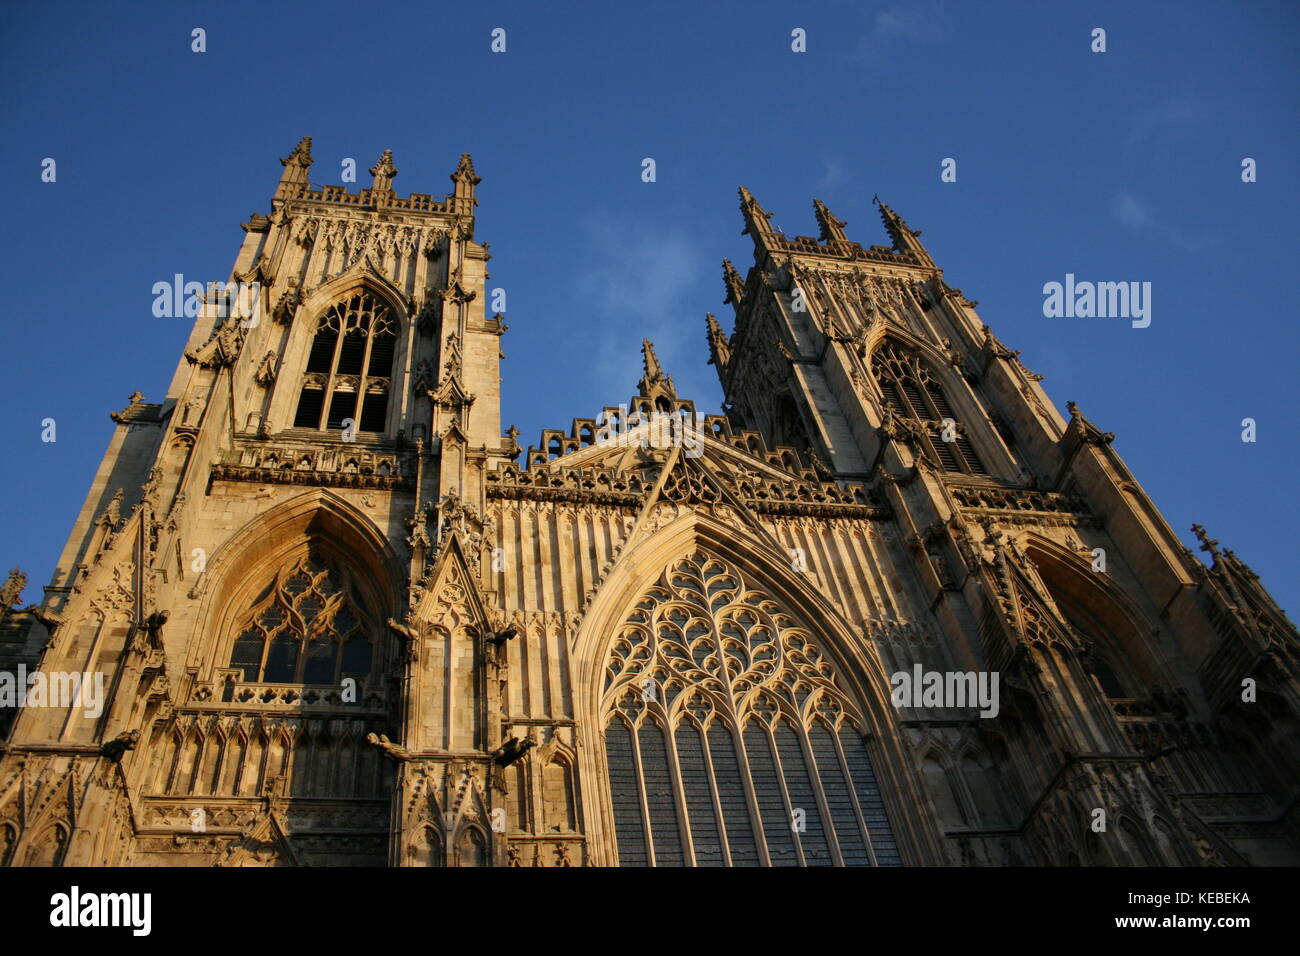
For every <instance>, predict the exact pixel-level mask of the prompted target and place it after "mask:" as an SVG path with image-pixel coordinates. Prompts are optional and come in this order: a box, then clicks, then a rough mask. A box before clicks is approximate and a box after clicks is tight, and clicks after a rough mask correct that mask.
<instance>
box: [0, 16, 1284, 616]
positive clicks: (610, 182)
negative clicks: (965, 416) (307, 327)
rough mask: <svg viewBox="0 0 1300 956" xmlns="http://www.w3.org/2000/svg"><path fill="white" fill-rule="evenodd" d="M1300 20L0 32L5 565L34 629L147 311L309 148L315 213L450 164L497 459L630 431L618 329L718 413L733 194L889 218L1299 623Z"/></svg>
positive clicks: (63, 21)
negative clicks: (1085, 300) (947, 166)
mask: <svg viewBox="0 0 1300 956" xmlns="http://www.w3.org/2000/svg"><path fill="white" fill-rule="evenodd" d="M1298 25H1300V5H1297V4H1295V3H1286V2H1280V3H1268V2H1248V3H1241V4H1229V3H1204V2H1177V3H1133V2H1122V3H1077V4H1070V5H1063V4H1046V3H1041V2H1024V3H980V4H971V3H958V2H947V3H943V2H917V3H906V4H903V3H890V2H885V3H864V2H843V3H838V2H824V3H790V2H784V3H772V2H747V3H743V4H702V3H675V2H660V3H654V4H637V5H632V4H594V3H547V4H539V3H535V2H497V3H492V4H479V5H473V8H468V5H464V4H441V3H402V2H390V3H386V4H383V5H378V6H365V5H357V4H341V3H332V2H316V3H310V4H302V5H296V4H288V3H284V4H281V3H275V4H265V3H222V4H219V5H218V4H213V3H208V4H193V5H187V4H184V3H165V4H163V3H160V4H121V5H117V4H113V5H110V4H68V3H59V2H39V3H36V2H32V3H27V2H19V3H6V4H5V5H4V6H3V8H2V9H0V96H2V97H3V101H2V103H0V174H2V175H3V181H4V182H5V183H6V186H7V189H6V199H7V201H8V202H9V204H10V205H9V207H8V208H9V213H8V217H7V222H6V223H5V227H4V229H3V232H2V233H0V270H3V272H2V277H3V279H4V289H5V308H4V310H3V312H0V316H2V320H3V343H4V347H3V348H2V349H0V383H2V384H0V389H3V396H4V401H5V409H6V412H7V415H6V417H7V419H8V421H9V425H10V428H9V435H8V436H7V437H8V442H7V447H8V448H9V449H10V452H11V456H12V457H11V458H10V460H9V461H8V462H7V463H6V467H4V468H3V469H2V470H0V491H2V492H3V493H2V494H0V528H2V529H3V536H2V537H0V545H2V547H0V563H2V564H3V568H0V570H3V569H7V568H8V567H12V566H14V565H18V566H21V567H22V568H23V569H24V570H26V571H27V572H28V574H29V576H30V578H31V582H32V583H31V584H30V585H29V586H28V589H27V591H26V592H25V594H24V599H25V600H26V601H29V602H30V601H37V600H39V598H40V586H41V585H43V584H44V583H46V582H47V581H48V578H49V574H50V573H51V571H52V569H53V565H54V561H55V560H56V558H57V555H58V552H59V551H60V549H61V548H62V545H63V543H64V540H65V538H66V536H67V534H68V531H69V529H70V527H71V524H72V521H73V519H74V517H75V514H76V511H77V509H78V508H79V506H80V504H81V502H82V499H83V497H84V495H85V492H86V489H87V487H88V485H89V482H90V480H91V478H92V476H93V474H94V471H95V468H96V467H97V464H98V462H99V459H100V457H101V456H102V454H103V451H104V448H105V446H106V444H107V442H108V440H109V437H110V435H111V432H112V427H113V426H112V424H111V423H110V421H109V419H108V413H109V412H110V411H112V410H116V409H119V408H121V407H122V406H123V405H124V404H126V399H127V396H128V395H129V394H130V393H131V392H132V391H134V390H136V389H139V390H140V391H141V392H143V393H144V394H145V396H146V398H147V399H148V400H158V399H159V398H160V397H161V396H162V394H163V392H164V391H165V389H166V387H167V383H168V381H169V380H170V376H171V374H172V372H173V370H174V367H175V363H176V360H177V358H178V356H179V354H180V351H181V348H182V346H183V343H184V341H185V338H186V335H187V333H188V321H187V320H181V319H159V318H155V317H154V316H153V315H152V312H151V304H152V301H153V298H152V294H151V292H150V289H151V287H152V285H153V283H155V282H157V281H160V280H168V279H170V277H171V276H172V275H173V274H174V273H177V272H180V273H184V274H185V275H187V276H201V277H219V276H220V277H224V276H225V275H226V274H227V272H228V270H229V268H230V265H231V262H232V261H233V257H234V255H235V252H236V250H237V248H238V244H239V242H240V240H241V237H242V232H241V231H240V229H239V224H240V222H242V221H244V220H245V219H247V217H248V214H249V213H250V212H252V211H254V210H257V211H260V212H266V211H269V198H270V196H271V194H272V192H273V191H274V188H275V183H276V181H277V178H278V176H279V173H280V164H279V163H278V162H277V159H278V158H279V157H282V156H286V155H288V153H289V151H290V149H291V148H292V147H293V144H294V143H296V142H297V141H298V139H299V138H300V137H302V136H304V135H310V136H312V137H313V138H314V150H313V152H314V154H315V158H316V165H315V167H314V169H313V171H312V180H313V181H314V182H318V183H337V182H340V170H341V163H342V161H343V159H344V158H346V157H353V158H355V159H356V161H357V166H358V168H359V170H360V175H359V179H361V180H363V184H364V182H365V181H368V176H367V175H366V173H365V170H366V169H367V168H368V167H369V166H370V165H372V164H373V163H374V161H375V159H377V158H378V156H379V153H380V152H381V150H383V149H385V148H391V149H393V151H394V158H395V162H396V165H397V167H398V169H399V170H400V173H399V176H398V177H397V180H396V187H397V189H398V190H399V191H400V192H401V193H403V194H406V193H410V192H412V191H415V192H432V193H437V194H441V193H444V192H446V191H447V190H448V189H449V188H450V184H449V182H448V180H447V176H448V175H449V174H450V172H451V171H452V169H453V168H454V166H455V163H456V159H457V157H458V156H459V154H460V153H461V152H464V151H468V152H471V153H473V155H474V160H475V164H476V167H477V169H478V172H479V174H480V175H481V176H482V177H483V183H482V185H481V186H480V187H479V198H480V202H481V206H480V209H479V213H480V215H479V219H478V230H477V237H478V238H479V239H480V240H486V241H488V242H489V243H491V247H492V255H493V259H492V262H491V263H490V270H491V275H492V280H491V285H493V286H500V287H502V288H504V289H505V290H506V292H507V296H508V302H507V305H508V309H507V313H508V314H507V321H508V322H509V324H510V331H509V333H508V334H507V335H506V337H505V339H504V342H503V347H504V351H505V353H506V355H507V360H506V361H505V362H504V363H503V375H504V377H505V383H504V389H505V392H504V399H503V421H504V422H505V423H506V424H509V423H511V422H514V423H516V424H517V425H518V426H519V428H520V429H521V430H522V431H523V435H522V436H521V440H523V441H524V442H525V444H527V443H528V442H536V441H537V435H538V433H539V431H540V429H542V428H545V427H564V428H567V427H568V423H569V421H570V419H572V418H573V417H575V416H590V415H594V414H595V413H596V412H597V411H598V410H599V409H600V408H601V407H603V406H604V405H609V404H618V403H619V402H622V401H625V400H626V399H627V398H628V397H629V395H630V394H631V393H632V392H633V391H634V383H635V382H636V380H637V378H638V377H639V375H640V356H639V349H640V342H641V338H642V336H643V335H649V336H650V337H651V338H653V339H654V340H655V343H656V345H657V346H658V349H659V355H660V358H661V359H662V360H663V362H664V364H665V365H666V366H667V368H668V371H669V372H670V373H671V374H672V375H673V376H674V378H675V379H676V382H677V385H678V389H679V391H680V392H682V393H683V394H686V395H689V396H691V397H694V398H695V399H696V400H697V402H698V403H699V405H700V406H701V407H702V408H704V409H709V410H712V409H716V407H717V404H718V402H719V400H720V397H721V396H720V393H719V389H718V386H717V382H716V379H715V377H714V374H713V369H712V367H711V366H708V365H706V364H705V362H706V359H707V349H706V346H705V338H704V313H705V312H706V311H712V312H715V313H717V314H718V316H719V318H720V319H721V320H722V321H723V322H724V325H726V327H728V328H730V321H731V314H730V307H729V306H724V305H722V297H723V291H722V282H721V279H720V265H719V263H720V260H721V259H722V258H723V257H724V256H728V257H730V258H732V259H734V260H735V261H736V262H737V264H738V265H739V266H740V267H741V269H742V271H743V270H744V268H745V267H746V265H747V263H748V262H749V261H750V255H751V248H752V247H751V246H750V243H749V240H748V238H747V237H743V236H741V235H740V229H741V220H740V216H739V213H738V211H737V199H736V187H737V185H738V184H740V183H744V184H745V185H747V186H749V187H750V189H752V190H753V191H754V193H755V194H756V195H757V196H758V198H759V200H760V201H761V202H762V203H763V204H764V205H765V206H766V208H767V209H768V210H769V211H772V212H773V213H774V217H773V221H774V223H775V224H776V225H777V226H778V227H779V228H781V229H783V230H784V231H786V232H788V233H791V234H805V235H808V234H811V235H815V234H816V225H815V223H814V221H813V216H812V209H811V201H812V198H813V197H814V196H817V197H819V198H821V199H823V200H824V201H825V202H827V203H828V204H829V206H830V207H831V209H832V210H833V211H834V212H835V213H836V214H837V215H838V216H839V217H840V218H841V219H846V220H848V222H849V226H848V231H849V235H850V237H851V238H854V239H857V240H858V241H861V242H863V243H864V244H868V245H869V244H875V243H884V242H886V241H887V240H886V238H885V236H884V234H883V229H882V228H881V226H880V223H879V219H878V218H877V216H876V213H875V211H874V209H873V208H872V206H871V197H872V195H873V194H874V193H879V195H880V196H881V197H882V198H883V199H884V200H885V201H887V202H889V203H890V204H891V205H893V206H894V207H895V208H896V209H897V210H898V211H899V212H900V213H901V214H902V215H903V216H904V217H905V218H906V219H907V220H908V221H909V223H910V224H911V225H912V226H914V227H916V228H920V229H922V230H924V233H925V235H924V239H923V241H925V242H926V243H927V245H928V247H929V249H930V251H931V254H932V255H933V256H934V258H935V259H936V261H937V262H938V264H939V265H940V266H941V267H942V268H943V269H944V270H945V275H946V278H947V279H948V280H949V281H950V282H951V283H952V284H953V285H955V286H958V287H960V288H961V289H962V290H963V291H964V292H965V293H966V294H967V295H968V296H970V297H971V298H974V299H978V300H979V301H980V303H981V305H980V308H979V311H980V315H981V317H982V318H983V319H984V320H985V321H986V322H988V323H989V324H990V325H991V326H992V327H993V328H994V330H995V331H996V332H997V333H998V335H999V336H1000V337H1001V338H1002V340H1003V341H1005V342H1006V343H1007V344H1008V345H1009V346H1010V347H1011V348H1013V349H1021V350H1022V351H1023V359H1024V361H1025V363H1026V364H1027V365H1028V366H1029V367H1030V368H1031V369H1033V370H1034V371H1037V372H1039V373H1041V374H1043V375H1045V376H1046V379H1045V381H1044V383H1043V384H1044V386H1045V387H1046V389H1047V391H1048V393H1049V394H1050V395H1051V397H1052V398H1053V399H1054V400H1055V401H1056V402H1057V404H1058V405H1060V406H1064V403H1065V402H1066V400H1070V399H1072V400H1075V401H1077V402H1079V404H1080V406H1081V408H1082V409H1083V411H1084V413H1085V414H1086V415H1088V416H1089V417H1090V418H1091V419H1092V420H1093V421H1094V422H1096V423H1097V424H1098V425H1100V426H1101V427H1102V428H1103V429H1106V430H1111V431H1114V432H1116V433H1117V435H1118V437H1117V439H1116V445H1115V447H1116V448H1117V449H1118V450H1119V451H1120V453H1121V454H1122V455H1123V456H1124V457H1125V459H1126V461H1127V462H1128V464H1129V467H1130V468H1131V469H1132V471H1133V472H1134V474H1135V475H1136V476H1137V477H1138V479H1139V480H1140V481H1141V482H1142V483H1143V484H1144V485H1145V486H1146V488H1147V489H1148V490H1149V491H1150V493H1151V494H1152V496H1153V497H1154V499H1155V502H1156V503H1157V505H1158V506H1159V507H1160V508H1161V509H1162V510H1163V512H1164V514H1165V516H1166V517H1167V518H1168V520H1169V521H1170V523H1171V524H1172V525H1173V527H1174V528H1175V530H1176V531H1177V532H1178V533H1179V534H1180V535H1181V536H1182V537H1183V539H1184V541H1185V542H1186V543H1188V544H1189V545H1191V544H1194V542H1193V539H1192V536H1191V534H1190V532H1189V531H1188V526H1189V525H1190V524H1191V523H1192V522H1193V521H1197V522H1200V523H1202V524H1204V525H1205V526H1206V527H1207V528H1208V529H1209V531H1210V533H1211V534H1212V535H1213V536H1215V537H1217V538H1219V539H1220V540H1221V541H1222V542H1223V543H1224V545H1225V546H1227V547H1231V548H1234V549H1235V550H1236V551H1237V552H1238V554H1239V555H1240V556H1241V557H1242V558H1244V559H1245V560H1246V561H1248V562H1249V563H1250V564H1251V565H1252V566H1253V567H1254V568H1255V570H1256V571H1257V572H1258V573H1259V574H1260V575H1261V576H1262V578H1263V580H1264V583H1265V584H1266V585H1267V586H1269V587H1270V588H1271V589H1272V591H1273V593H1274V595H1275V596H1276V597H1277V598H1278V600H1279V602H1280V603H1281V604H1282V605H1283V607H1284V608H1287V609H1289V610H1290V611H1292V612H1293V613H1294V612H1295V611H1296V610H1297V607H1300V601H1297V600H1296V599H1297V597H1298V596H1300V590H1298V585H1297V581H1296V575H1295V566H1296V561H1295V548H1296V545H1295V542H1296V540H1297V537H1298V534H1297V533H1298V532H1300V527H1298V526H1297V525H1298V522H1297V509H1296V506H1295V503H1294V496H1293V486H1294V484H1295V481H1294V478H1293V477H1292V476H1293V475H1294V473H1295V472H1294V469H1295V468H1296V467H1297V465H1300V461H1297V447H1300V441H1298V439H1300V435H1297V424H1296V415H1295V402H1294V387H1293V383H1294V381H1295V378H1296V369H1297V358H1298V357H1300V356H1298V355H1297V352H1298V349H1297V336H1296V334H1295V332H1294V330H1293V323H1294V322H1295V321H1296V306H1295V301H1296V300H1295V295H1294V292H1293V290H1292V289H1291V283H1290V279H1291V278H1292V276H1293V275H1294V270H1295V266H1294V258H1295V253H1296V244H1295V221H1296V216H1295V213H1296V209H1297V181H1296V176H1295V156H1296V155H1297V153H1298V152H1300V143H1298V142H1297V129H1298V128H1300V127H1298V126H1297V123H1296V118H1297V110H1296V106H1297V102H1296V100H1297V83H1296V63H1297V49H1296V47H1297V37H1298V36H1300V31H1297V26H1298ZM195 27H202V28H203V29H205V30H206V31H207V52H206V53H202V54H196V53H193V52H191V49H190V45H191V39H190V32H191V30H192V29H193V28H195ZM495 27H502V28H504V29H505V30H506V31H507V33H506V37H507V52H506V53H504V54H493V53H492V52H491V51H490V49H489V44H490V32H491V30H492V29H493V28H495ZM1094 27H1102V28H1104V29H1105V30H1106V31H1107V52H1105V53H1093V52H1091V51H1090V43H1091V39H1090V33H1091V30H1092V29H1093V28H1094ZM795 28H802V29H804V30H805V31H806V33H807V52H806V53H802V54H797V53H794V52H792V51H791V49H790V46H791V38H790V34H791V30H793V29H795ZM45 157H53V158H55V159H56V161H57V164H58V166H57V173H58V178H57V182H55V183H43V182H41V178H40V173H41V161H42V159H43V158H45ZM645 157H653V158H654V159H655V161H656V165H657V182H655V183H643V182H642V181H641V176H640V173H641V161H642V159H643V158H645ZM947 157H952V158H954V159H956V160H957V181H956V182H955V183H943V182H941V181H940V176H939V171H940V163H941V161H942V160H943V159H944V158H947ZM1244 157H1252V158H1254V159H1255V160H1256V161H1257V163H1258V182H1255V183H1251V184H1246V183H1243V182H1241V177H1240V169H1241V162H1242V159H1243V158H1244ZM1066 273H1074V274H1075V275H1076V276H1078V277H1079V278H1080V279H1093V280H1112V281H1120V280H1129V281H1146V282H1150V283H1151V284H1152V323H1151V326H1150V327H1149V328H1146V329H1134V328H1132V327H1131V326H1130V324H1129V323H1128V322H1127V321H1124V320H1116V319H1079V318H1045V317H1044V316H1043V309H1042V304H1043V294H1042V287H1043V284H1044V283H1046V282H1051V281H1062V280H1063V279H1064V276H1065V274H1066ZM46 417H52V418H55V419H56V421H57V422H58V441H57V442H56V443H53V444H49V443H42V442H41V440H40V430H41V429H40V422H41V420H42V419H43V418H46ZM1247 417H1250V418H1254V419H1255V420H1256V422H1257V428H1258V440H1257V441H1256V442H1255V443H1245V442H1243V441H1242V440H1241V430H1242V429H1241V421H1242V419H1243V418H1247Z"/></svg>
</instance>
